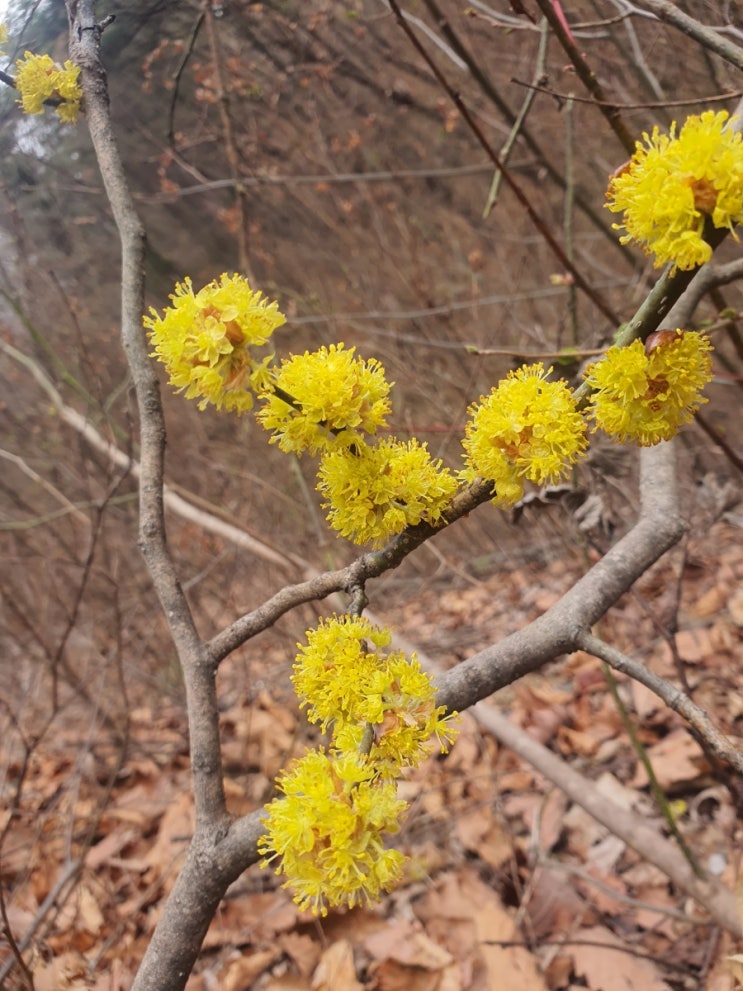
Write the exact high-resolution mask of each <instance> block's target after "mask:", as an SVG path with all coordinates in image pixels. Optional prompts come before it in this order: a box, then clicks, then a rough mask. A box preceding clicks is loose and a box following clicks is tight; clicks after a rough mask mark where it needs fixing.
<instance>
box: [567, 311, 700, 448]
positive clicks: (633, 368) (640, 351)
mask: <svg viewBox="0 0 743 991" xmlns="http://www.w3.org/2000/svg"><path fill="white" fill-rule="evenodd" d="M656 340H657V344H654V342H653V341H652V340H651V339H648V344H649V345H650V347H649V350H650V353H649V354H648V353H646V347H645V346H643V343H642V341H633V342H632V344H630V345H629V347H625V348H620V347H612V348H609V350H608V351H607V352H606V355H605V357H604V358H603V359H602V360H601V361H599V362H598V363H596V364H594V365H591V366H590V367H589V368H588V369H587V371H586V381H587V382H588V384H589V385H590V386H591V388H592V389H594V390H595V391H594V394H593V396H592V397H591V407H592V415H593V418H594V420H595V422H596V426H597V427H598V428H600V429H601V430H603V431H605V432H606V433H607V434H611V436H613V437H615V438H616V439H617V440H619V441H622V442H625V443H626V442H631V441H634V442H635V443H637V444H639V445H640V446H641V447H650V446H652V445H653V444H657V443H659V442H660V441H662V440H669V439H670V438H671V437H673V436H674V435H675V434H676V433H677V432H678V429H679V427H680V426H681V425H682V424H684V423H688V422H689V421H690V420H691V419H692V418H693V416H694V413H695V412H696V411H697V410H698V409H699V407H700V406H701V405H702V403H706V402H707V400H706V399H705V398H704V396H702V395H700V392H701V390H702V389H703V388H704V386H705V385H706V384H707V383H708V382H710V381H711V380H712V361H711V359H710V356H709V352H710V351H711V350H712V345H711V344H710V342H709V339H708V338H707V337H705V336H704V335H703V334H698V333H696V332H694V331H689V332H687V333H685V332H684V331H681V330H677V331H675V332H674V331H662V332H661V333H660V335H659V336H658V338H656Z"/></svg>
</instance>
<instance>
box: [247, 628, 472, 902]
mask: <svg viewBox="0 0 743 991" xmlns="http://www.w3.org/2000/svg"><path fill="white" fill-rule="evenodd" d="M391 639H392V637H391V634H390V632H389V631H388V630H386V629H383V628H380V627H376V626H372V624H371V623H370V622H369V621H368V620H366V619H364V618H363V617H357V616H342V617H333V618H331V619H328V620H324V621H322V622H321V623H320V625H319V626H318V627H317V628H316V629H314V630H310V631H309V632H308V633H307V643H306V644H305V645H300V646H299V651H298V653H297V657H296V661H295V664H294V675H293V677H292V681H293V683H294V688H295V690H296V692H297V695H298V696H299V698H300V700H301V704H302V707H303V708H306V710H307V717H308V719H309V720H310V722H313V723H319V724H320V726H321V728H322V730H323V732H328V731H329V732H330V734H331V742H330V746H329V747H328V749H327V750H326V749H322V748H321V749H319V750H310V751H308V752H307V753H306V754H305V755H304V757H302V758H300V759H299V760H297V761H295V762H294V764H293V765H291V766H290V767H289V768H288V769H287V770H286V771H284V772H283V774H282V775H281V776H280V778H279V780H278V788H279V791H280V792H281V795H282V797H280V798H276V799H274V801H273V802H271V804H270V805H269V806H268V807H267V810H266V818H265V826H266V832H265V834H264V835H263V836H262V837H261V839H260V840H259V843H258V849H259V852H260V853H261V854H263V856H264V858H265V859H264V861H263V865H264V866H266V865H268V864H270V863H273V862H274V861H277V865H276V867H275V870H276V873H277V874H284V875H285V876H286V879H287V880H286V882H285V885H284V886H285V887H290V888H291V889H292V890H293V891H294V900H295V901H296V902H297V904H298V905H299V907H300V908H302V909H306V908H309V909H311V910H312V911H313V912H315V913H316V914H317V913H320V914H323V915H324V914H326V912H327V909H328V907H330V906H337V905H348V906H354V905H357V904H360V903H362V902H364V901H368V902H371V901H373V900H374V899H376V898H378V897H379V895H380V893H381V892H382V891H388V890H389V889H390V888H391V887H393V886H394V884H395V883H396V882H397V881H398V880H399V879H400V876H401V873H402V868H403V864H404V861H405V858H404V857H403V855H402V854H401V853H400V852H399V851H398V850H394V849H389V848H388V847H386V846H385V834H394V833H396V832H397V830H398V828H399V821H400V817H401V815H402V814H403V812H404V811H405V809H406V807H407V803H406V802H404V801H402V800H401V799H398V798H397V785H396V781H397V778H399V776H400V774H401V773H402V771H403V769H405V768H407V767H415V766H417V765H418V764H420V762H421V761H422V760H423V759H424V757H426V755H427V754H428V753H429V751H430V744H429V741H430V739H431V738H432V737H434V738H435V739H437V740H438V744H439V747H440V750H441V752H442V753H443V752H445V751H446V750H447V749H448V746H449V744H450V743H451V741H452V740H453V738H454V736H455V735H456V731H455V730H454V729H453V727H452V725H451V718H452V717H451V716H445V714H444V709H443V707H441V706H437V705H436V695H435V690H434V686H433V684H432V682H431V679H430V678H429V677H428V675H427V674H426V673H425V672H424V671H422V670H421V667H420V664H419V663H418V661H417V660H416V658H415V655H413V656H412V657H411V658H408V657H406V655H405V654H404V653H403V652H402V651H399V650H387V649H386V648H388V647H389V645H390V643H391Z"/></svg>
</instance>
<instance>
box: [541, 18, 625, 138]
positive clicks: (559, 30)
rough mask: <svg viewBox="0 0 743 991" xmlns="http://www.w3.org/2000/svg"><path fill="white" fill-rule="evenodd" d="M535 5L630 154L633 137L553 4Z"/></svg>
mask: <svg viewBox="0 0 743 991" xmlns="http://www.w3.org/2000/svg"><path fill="white" fill-rule="evenodd" d="M537 6H538V7H539V9H540V10H541V11H542V15H543V16H544V17H546V18H547V20H548V22H549V26H550V27H551V28H552V30H553V32H554V34H555V37H556V38H557V40H558V41H559V42H560V44H561V45H562V48H563V50H564V51H565V54H566V55H567V56H568V58H569V59H570V61H571V62H572V63H573V66H574V68H575V71H576V73H577V74H578V78H579V79H580V81H581V82H582V83H583V85H584V86H585V87H586V89H587V90H588V92H589V93H590V94H591V96H593V97H594V99H595V101H596V104H597V106H598V108H599V110H600V111H601V113H602V114H603V115H604V117H605V118H606V120H607V122H608V124H609V127H611V129H612V131H614V133H615V134H616V136H617V138H618V139H619V141H620V142H621V144H622V146H623V147H624V150H625V151H626V152H627V154H629V155H631V154H632V153H633V152H634V150H635V139H634V138H633V137H632V135H631V134H630V132H629V129H628V128H627V125H626V124H625V123H624V121H623V120H622V116H621V114H620V112H619V108H618V107H617V106H616V104H613V103H611V102H610V101H609V100H608V99H607V97H606V94H605V93H604V89H603V87H602V85H601V83H600V82H599V81H598V78H597V76H596V73H595V72H594V71H593V70H592V69H591V67H590V66H589V65H588V63H587V61H586V59H585V56H584V55H583V53H582V52H581V51H580V49H579V48H578V46H577V45H576V43H575V40H574V39H573V37H572V35H571V34H570V33H569V31H568V30H567V29H566V26H565V24H564V23H563V21H562V19H561V18H560V17H558V16H557V13H556V8H555V4H554V3H553V2H552V0H537Z"/></svg>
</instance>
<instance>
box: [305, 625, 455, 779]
mask: <svg viewBox="0 0 743 991" xmlns="http://www.w3.org/2000/svg"><path fill="white" fill-rule="evenodd" d="M390 640H391V634H390V633H389V631H387V630H384V629H381V628H379V627H375V626H372V625H371V623H369V621H368V620H366V619H363V618H361V617H359V618H357V617H353V616H348V617H344V618H343V619H330V620H326V621H322V622H321V623H320V625H319V626H318V627H317V628H316V629H314V630H310V631H308V633H307V645H306V646H301V647H300V648H299V653H298V654H297V658H296V662H295V664H294V675H293V677H292V681H293V683H294V688H295V691H296V693H297V695H298V696H299V698H300V699H301V702H302V706H303V707H306V708H307V718H308V719H309V720H310V722H313V723H320V724H321V726H322V729H323V732H325V730H327V728H328V726H330V725H331V724H332V727H333V741H334V743H335V744H336V745H337V746H339V747H340V749H341V750H344V751H345V750H358V749H359V747H360V746H361V744H362V738H363V736H364V732H365V727H366V726H367V725H372V726H373V727H374V734H373V738H372V740H371V741H370V744H369V757H370V759H371V760H373V761H374V762H375V766H376V768H377V773H378V774H379V775H381V776H383V777H390V776H396V775H398V774H399V773H400V770H401V768H403V767H406V766H415V765H417V764H419V763H420V761H421V760H422V759H423V757H424V756H426V754H427V753H428V746H427V743H428V741H429V739H430V738H431V737H432V736H435V737H436V738H437V739H438V741H439V744H440V745H441V747H442V749H444V748H445V745H446V741H448V740H449V738H450V732H451V731H450V729H449V727H448V725H447V721H446V719H445V718H444V710H443V708H442V707H440V706H439V707H437V706H436V703H435V700H436V691H435V689H434V686H433V684H432V682H431V679H430V678H429V676H428V675H427V674H426V673H425V671H423V670H422V669H421V666H420V664H419V663H418V661H417V660H416V658H415V655H413V657H412V658H410V659H408V658H407V657H406V656H405V654H404V653H403V652H402V651H399V650H393V651H390V652H388V653H386V652H384V651H383V650H382V648H383V647H386V646H388V645H389V643H390ZM370 644H371V645H373V646H374V648H376V649H375V650H370V649H369V647H370Z"/></svg>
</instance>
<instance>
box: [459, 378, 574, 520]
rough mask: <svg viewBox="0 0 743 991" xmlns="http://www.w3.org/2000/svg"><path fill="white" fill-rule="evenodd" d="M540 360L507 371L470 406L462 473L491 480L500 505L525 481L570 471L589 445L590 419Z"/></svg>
mask: <svg viewBox="0 0 743 991" xmlns="http://www.w3.org/2000/svg"><path fill="white" fill-rule="evenodd" d="M551 371H552V369H551V368H550V369H549V370H548V372H546V373H545V371H544V368H543V366H542V364H541V362H539V363H537V364H535V365H525V366H524V367H522V368H519V369H518V370H517V371H511V372H509V373H508V376H507V378H506V379H504V380H503V381H502V382H501V383H500V384H499V385H498V386H496V387H495V388H494V389H493V390H492V392H491V393H490V395H489V396H488V397H487V398H485V397H480V403H479V404H477V403H475V404H474V405H473V406H471V407H470V411H469V412H470V415H471V419H470V420H469V422H468V423H467V426H466V428H465V437H464V441H463V446H464V449H465V452H466V454H465V458H466V462H467V463H466V467H465V468H464V470H463V471H462V473H461V474H462V478H463V479H464V480H465V481H468V482H471V481H474V480H475V479H476V478H485V479H488V480H492V481H493V482H494V484H495V497H494V499H493V502H495V503H496V505H512V504H513V503H515V502H517V501H518V500H519V499H520V498H521V497H522V495H523V494H524V482H525V480H528V481H530V482H534V483H536V484H537V485H543V484H544V483H545V482H553V481H556V480H557V479H559V478H561V477H563V476H564V475H565V474H567V471H568V469H569V467H570V465H571V464H572V463H573V462H575V461H576V460H577V459H578V458H579V457H581V456H582V455H583V452H584V451H585V448H586V444H587V441H586V425H585V422H584V420H583V417H582V416H581V415H580V413H578V411H577V408H576V402H575V399H574V397H573V394H572V392H571V391H570V389H569V388H568V386H567V385H566V384H565V383H564V382H548V381H547V378H546V376H547V375H548V374H549V372H551Z"/></svg>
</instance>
